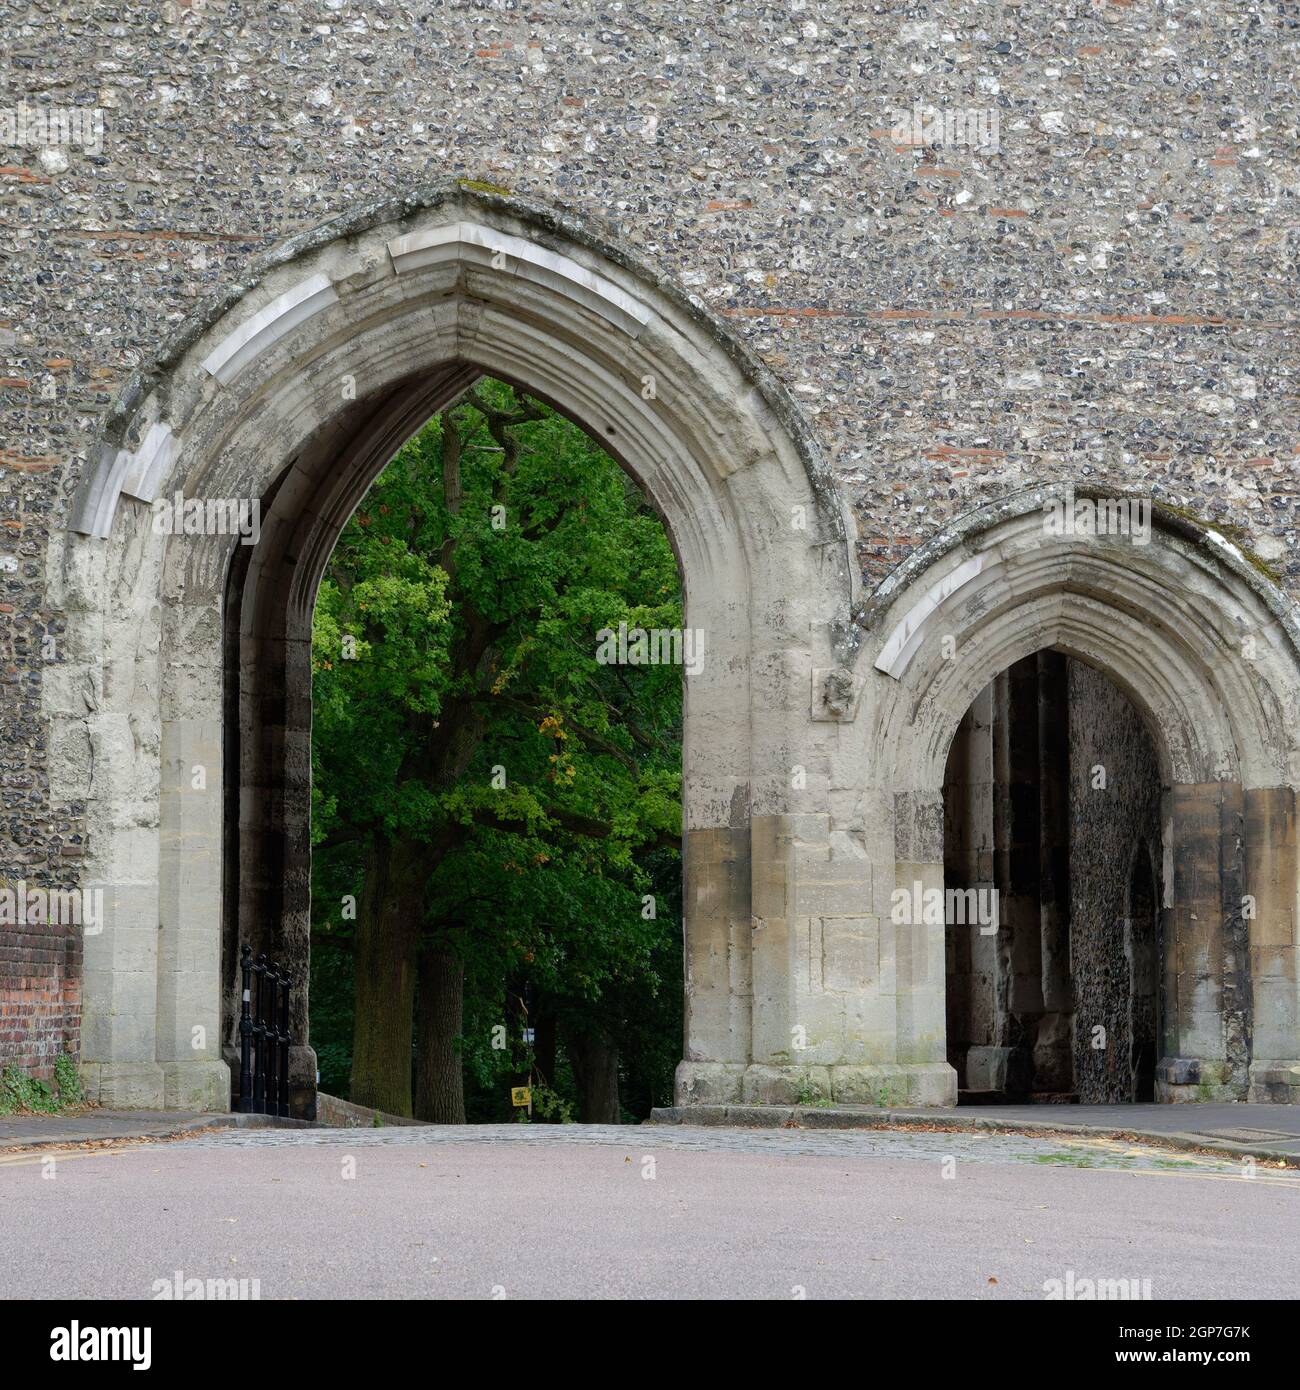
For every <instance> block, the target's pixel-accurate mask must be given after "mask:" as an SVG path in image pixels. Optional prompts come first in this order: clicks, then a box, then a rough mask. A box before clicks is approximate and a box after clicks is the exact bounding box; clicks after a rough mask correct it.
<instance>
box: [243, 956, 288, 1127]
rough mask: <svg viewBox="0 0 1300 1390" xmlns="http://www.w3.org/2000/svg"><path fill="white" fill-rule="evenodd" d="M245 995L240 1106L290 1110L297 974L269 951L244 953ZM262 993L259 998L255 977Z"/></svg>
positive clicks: (265, 1111) (249, 1110)
mask: <svg viewBox="0 0 1300 1390" xmlns="http://www.w3.org/2000/svg"><path fill="white" fill-rule="evenodd" d="M240 968H241V969H242V971H243V977H244V981H243V985H244V996H243V1004H242V1007H241V1009H240V1014H239V1109H240V1111H241V1112H242V1113H243V1114H245V1115H250V1114H251V1115H283V1116H285V1117H287V1116H288V1114H289V1044H290V1042H291V1041H292V1039H291V1038H290V1036H289V991H290V989H291V988H292V987H293V977H292V976H291V975H290V974H289V972H288V971H287V970H281V969H280V967H279V966H278V965H277V964H276V963H275V962H274V961H271V962H269V963H268V962H267V959H266V954H265V953H263V954H262V955H260V956H258V958H257V960H256V961H254V959H253V950H252V947H251V946H245V947H244V949H243V952H242V954H241V956H240ZM254 976H256V977H257V997H256V999H254V998H253V992H252V983H253V977H254Z"/></svg>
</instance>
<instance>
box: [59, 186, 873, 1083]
mask: <svg viewBox="0 0 1300 1390" xmlns="http://www.w3.org/2000/svg"><path fill="white" fill-rule="evenodd" d="M483 373H491V374H493V375H495V376H498V377H500V378H503V379H505V380H508V381H511V382H514V383H517V384H519V385H521V386H523V387H525V388H526V389H528V390H529V391H531V392H533V393H534V394H536V395H538V396H539V397H541V398H543V399H544V400H546V401H547V402H549V403H550V404H552V405H553V406H555V407H556V408H557V409H558V410H560V411H562V412H563V413H565V414H566V415H569V416H570V417H571V418H573V419H574V420H575V421H577V422H579V423H581V424H582V425H583V426H584V427H585V428H587V429H588V430H590V431H591V432H592V433H593V434H594V435H596V437H597V438H599V439H600V441H601V443H602V445H603V446H604V447H605V448H606V449H607V450H608V451H609V452H610V453H612V454H613V455H614V456H615V457H617V458H618V459H619V461H620V462H621V463H622V464H623V465H624V466H625V467H626V468H627V469H628V470H629V471H631V472H632V473H633V474H634V475H635V476H636V477H637V479H638V480H639V481H640V482H641V483H642V484H643V485H644V487H645V488H646V490H647V491H648V493H649V495H650V496H651V497H652V498H653V499H654V502H655V504H656V506H657V507H658V508H659V510H660V511H661V513H662V515H663V517H664V519H665V522H666V524H667V526H668V529H669V532H670V534H671V536H672V538H673V542H674V545H675V547H676V549H677V552H678V555H679V558H680V562H681V568H682V572H683V576H684V580H685V588H686V603H687V621H688V623H689V624H690V625H691V626H693V627H696V628H701V629H703V630H704V631H705V632H706V634H707V638H708V649H709V659H708V661H707V662H706V664H705V668H704V670H703V672H702V673H701V674H700V675H699V676H698V677H693V678H691V679H690V680H689V681H688V683H687V690H686V714H685V793H684V796H685V806H684V825H685V834H686V847H685V848H686V899H685V901H686V909H685V917H686V953H687V1024H686V1042H685V1061H684V1063H683V1067H682V1070H681V1073H680V1075H679V1091H680V1092H681V1094H682V1095H683V1096H685V1097H687V1098H698V1099H708V1098H711V1097H718V1098H731V1097H732V1096H733V1095H735V1094H737V1093H738V1091H739V1088H740V1085H741V1080H742V1078H743V1076H744V1075H745V1073H746V1069H747V1068H748V1067H750V1066H751V1064H752V1063H753V1061H754V1059H755V1058H760V1059H764V1058H767V1057H768V1056H769V1055H771V1056H775V1057H778V1059H779V1056H780V1055H783V1051H784V1049H785V1048H786V1047H788V1038H789V1027H790V1025H789V1019H788V1017H787V1016H786V1014H787V1013H788V1008H787V1007H786V1004H787V1002H788V1000H787V999H786V993H787V986H786V979H787V976H788V969H787V962H786V960H785V959H784V947H783V943H782V941H781V939H780V933H778V932H777V931H775V930H774V931H772V932H770V933H769V934H768V936H767V937H766V938H764V937H762V936H761V935H759V934H757V933H755V932H754V931H753V926H752V924H753V923H754V921H755V920H769V921H772V922H773V923H775V922H777V921H778V920H780V919H781V918H782V917H783V915H784V913H785V906H784V887H783V885H782V884H781V882H780V873H779V867H780V864H781V862H782V860H783V858H785V857H788V854H789V849H788V847H789V845H790V844H791V843H792V836H791V834H790V833H789V831H788V828H786V827H787V824H788V817H789V816H791V815H792V814H793V813H794V811H795V810H796V809H797V807H796V806H794V805H793V804H792V802H793V800H794V793H793V792H792V790H791V778H790V775H789V770H790V769H791V768H792V767H796V766H803V765H808V764H812V763H815V762H816V761H817V757H818V753H817V749H818V746H819V744H820V743H821V742H823V741H824V738H823V734H822V730H823V729H824V728H825V727H826V726H827V724H829V723H833V722H834V721H835V720H836V719H838V718H841V717H843V716H844V714H845V710H844V709H843V708H842V706H841V703H840V692H841V691H842V690H843V689H844V687H845V685H846V677H845V675H844V673H843V665H844V663H845V662H846V661H847V660H848V657H849V647H848V645H847V639H846V634H847V633H848V631H849V629H850V622H849V614H850V611H851V606H852V601H853V588H854V572H853V566H852V563H851V555H850V544H849V543H850V526H849V523H848V521H847V519H846V515H845V513H844V511H843V509H842V507H841V505H840V503H839V500H838V496H837V494H836V492H835V489H834V488H833V486H832V485H831V483H830V480H829V477H828V475H827V473H826V470H825V468H824V466H823V464H822V463H821V461H820V460H819V458H818V456H817V453H816V450H815V448H814V447H813V445H812V443H811V441H810V439H809V438H808V436H807V433H806V431H805V430H804V428H803V427H802V425H801V423H800V421H799V418H798V415H797V412H796V410H795V409H794V407H793V405H792V404H791V402H790V401H789V399H788V398H787V397H786V396H785V394H784V392H783V391H782V390H781V389H780V388H779V387H778V386H777V384H776V383H775V382H774V381H773V379H772V378H771V377H770V375H769V374H768V373H766V371H765V370H764V369H763V368H762V367H761V366H759V365H758V364H757V363H756V362H754V361H753V360H752V359H751V358H749V357H748V355H747V354H746V353H745V352H744V351H743V350H742V349H741V348H739V347H738V346H737V344H736V343H735V342H733V341H732V340H731V339H729V338H728V337H727V336H726V335H725V333H723V332H722V331H721V330H720V329H719V328H718V327H717V325H716V324H715V323H714V322H713V321H712V320H711V319H710V318H709V317H708V316H707V315H706V314H705V313H704V312H703V311H702V310H700V309H699V308H698V307H697V306H696V305H694V304H693V303H692V302H691V301H689V300H688V299H687V298H686V297H685V296H683V295H681V294H680V293H679V292H677V291H675V290H674V289H673V288H672V287H671V286H668V285H666V284H664V283H662V282H659V281H656V280H655V279H654V277H653V276H651V275H650V274H649V273H648V272H646V271H645V270H644V269H642V268H640V267H638V266H636V265H635V264H634V263H633V262H632V261H631V259H630V258H629V257H628V256H627V255H625V254H624V253H622V252H621V251H620V250H618V249H617V248H615V247H613V246H611V245H609V244H607V243H604V242H602V241H600V240H599V239H598V238H597V237H596V236H594V235H593V234H592V233H591V232H590V231H589V230H588V229H586V228H585V227H584V226H582V225H581V224H579V223H578V222H577V221H576V220H574V219H571V218H569V217H566V216H564V215H562V214H560V213H557V212H555V211H553V210H551V209H547V208H542V207H537V206H533V205H529V204H526V203H524V202H523V201H521V200H518V199H515V198H511V197H508V196H505V195H504V194H495V193H484V192H478V191H474V190H470V189H467V188H464V187H460V186H455V187H451V188H448V189H444V190H440V191H438V192H435V193H433V194H430V195H428V196H426V197H422V198H419V199H411V200H407V201H402V202H393V203H387V204H383V205H380V206H376V207H372V208H369V209H366V210H365V211H363V212H361V213H358V214H357V215H355V216H353V217H350V218H347V219H343V220H340V221H337V222H335V223H332V224H329V225H327V226H326V227H324V228H321V229H319V230H318V231H317V232H315V233H312V234H311V235H309V236H306V237H303V238H301V239H299V240H298V241H296V242H294V243H291V244H290V245H288V246H286V247H283V248H281V250H280V251H279V252H277V253H276V254H275V255H273V256H271V257H269V258H268V259H267V260H266V261H265V262H264V263H263V264H262V265H261V266H260V267H258V268H257V270H256V272H255V273H254V274H252V275H250V276H249V277H248V283H247V284H246V285H245V286H243V287H240V288H239V289H237V290H232V291H231V293H230V295H229V296H228V298H227V300H226V301H225V302H224V303H223V304H221V305H218V306H215V307H214V309H213V310H212V311H211V312H209V313H208V314H206V315H204V316H202V317H201V318H200V319H198V320H196V321H195V322H193V323H191V324H189V325H187V327H186V328H185V329H184V330H183V331H182V333H181V334H180V335H179V337H178V338H177V340H176V341H175V342H174V343H173V344H172V345H171V346H170V347H169V348H168V349H167V350H166V352H164V353H163V354H162V356H161V357H160V358H159V359H158V360H157V361H156V362H155V363H154V364H153V365H152V366H151V367H150V368H148V369H147V370H146V371H145V372H143V373H142V374H141V375H140V376H139V377H138V378H137V379H136V380H135V381H133V383H132V384H131V386H130V387H129V388H128V390H127V391H126V392H125V393H124V395H123V397H122V399H121V400H120V401H119V402H118V404H117V406H116V407H115V409H114V411H113V413H112V414H111V416H110V417H109V419H108V421H107V424H106V426H105V429H104V432H103V436H102V439H101V441H100V447H99V451H98V455H97V457H96V459H95V460H93V462H92V466H90V467H89V468H88V469H87V470H86V472H85V474H84V476H83V479H82V483H81V487H80V490H79V492H78V494H77V497H76V499H75V502H74V506H73V510H72V516H71V523H70V532H69V533H68V534H67V535H66V537H65V539H64V545H63V547H62V552H61V554H60V555H59V557H58V558H57V560H56V561H55V569H56V571H57V579H58V584H59V592H60V593H61V596H62V598H63V601H64V604H65V606H66V610H67V613H68V623H69V643H70V647H71V650H72V652H73V653H74V659H73V660H72V661H71V662H69V664H68V666H67V668H66V679H64V680H63V681H62V682H61V683H60V684H59V685H58V686H57V687H55V686H53V685H51V689H50V694H49V697H48V706H49V710H48V712H49V714H50V716H51V719H52V721H53V727H54V738H55V739H56V740H57V741H58V742H59V743H60V745H61V746H62V749H63V757H62V758H61V760H60V767H61V768H62V769H63V771H62V773H61V775H62V776H63V777H64V779H65V780H66V782H67V783H68V786H67V787H66V788H65V789H64V790H65V793H66V794H69V795H71V796H78V797H82V798H84V799H85V800H86V802H87V817H88V825H89V831H90V834H89V844H88V853H87V862H86V874H87V878H88V879H89V880H91V881H95V882H98V883H102V884H104V885H106V887H107V889H108V891H107V894H106V897H107V900H108V901H107V911H106V927H105V930H104V932H103V933H102V934H101V935H100V936H98V937H95V938H90V939H88V940H87V943H86V963H85V964H86V973H85V1000H84V1009H85V1024H84V1028H83V1037H84V1058H83V1060H84V1063H85V1070H86V1074H87V1078H88V1081H89V1083H90V1086H91V1089H92V1092H94V1093H96V1094H97V1095H98V1096H99V1097H100V1098H101V1099H103V1100H105V1101H107V1102H112V1103H116V1104H137V1105H142V1104H160V1103H166V1104H167V1105H170V1106H198V1107H212V1108H223V1107H224V1106H225V1104H226V1102H227V1097H228V1095H229V1076H228V1071H227V1066H226V1064H225V1063H224V1062H223V1060H222V1048H223V1041H224V1043H225V1044H226V1046H227V1047H228V1046H229V1045H230V1043H231V1042H232V1041H233V1039H232V1036H231V1028H232V1026H233V1018H234V1014H235V1012H236V1011H235V1008H234V1004H235V1001H236V995H235V989H236V980H235V971H234V958H235V953H234V946H235V944H236V943H237V942H247V943H249V944H250V945H252V946H253V947H254V949H259V950H260V949H266V950H268V951H270V952H274V953H275V954H276V955H278V956H279V957H280V958H281V960H282V961H284V962H286V963H287V964H288V965H289V967H290V968H291V969H293V970H294V971H295V972H296V973H297V974H298V976H299V977H300V978H302V977H303V975H304V974H305V972H304V970H303V966H304V964H305V959H306V951H307V941H308V936H307V933H308V911H307V907H308V903H307V894H308V854H309V848H308V779H309V754H308V741H309V720H310V664H309V636H310V632H309V628H310V617H311V610H312V602H313V599H314V595H315V592H316V587H317V583H318V580H319V576H320V573H321V567H322V565H323V564H324V562H325V559H326V558H327V557H328V555H329V553H330V551H331V549H332V547H333V545H334V542H335V539H336V538H337V535H338V533H339V530H340V528H341V527H342V525H343V524H344V522H345V521H346V519H347V518H348V516H349V515H350V513H351V511H352V509H353V508H354V506H355V505H356V503H357V501H358V500H359V498H360V497H361V496H362V495H363V493H364V492H365V489H366V487H367V486H368V484H369V483H370V481H371V480H372V479H373V478H374V476H375V475H376V474H377V472H378V471H379V469H380V468H382V466H383V464H384V463H385V462H386V461H387V459H388V458H389V457H390V456H391V455H392V453H393V451H394V450H395V448H396V447H397V445H398V444H399V443H400V442H401V441H402V440H403V439H404V438H406V437H407V436H408V435H409V434H410V433H411V432H412V431H413V430H414V429H415V428H416V427H417V426H418V425H419V424H420V423H421V422H423V421H424V420H425V419H427V418H428V417H429V416H430V415H431V414H433V413H434V412H435V411H437V410H438V409H439V408H440V407H441V406H443V405H445V404H446V403H447V402H448V401H450V400H452V399H453V398H454V397H455V396H456V395H457V394H458V393H459V392H460V391H462V390H463V389H464V388H465V387H466V385H467V384H468V383H469V382H470V381H472V380H473V379H475V378H476V377H477V376H478V375H480V374H483ZM177 495H180V496H183V497H184V498H187V499H198V500H201V501H204V502H210V501H212V500H214V499H218V500H220V499H225V500H231V501H241V500H242V501H246V502H253V501H256V502H257V503H258V504H259V505H260V531H259V533H258V535H257V536H256V543H255V544H245V543H243V538H241V537H240V536H238V535H229V534H195V535H185V534H160V533H159V531H158V530H157V528H156V526H155V524H154V508H153V506H152V504H153V503H155V502H156V501H158V500H159V499H171V498H172V497H173V496H177ZM756 837H757V838H758V839H760V840H761V842H762V843H763V845H764V847H765V848H764V852H763V854H762V855H761V856H756V855H755V854H754V853H753V852H752V850H751V844H752V843H753V842H754V841H755V838H756ZM760 859H761V870H760V867H759V860H760ZM751 938H752V943H751ZM223 996H224V1001H225V1007H224V1010H223ZM756 1019H761V1020H762V1023H761V1028H760V1030H759V1031H762V1030H766V1031H767V1035H768V1036H767V1040H766V1041H764V1040H763V1038H759V1037H756V1029H755V1020H756ZM306 1028H307V1001H306V997H305V991H302V990H300V991H299V993H298V1004H297V1006H296V1013H295V1017H294V1019H293V1032H294V1034H295V1036H296V1037H298V1038H305V1037H306V1036H307V1032H306ZM774 1038H775V1039H776V1040H777V1042H773V1039H774ZM227 1055H228V1054H227ZM293 1076H294V1082H295V1089H296V1095H297V1103H298V1105H299V1108H304V1107H306V1106H309V1104H310V1095H311V1090H312V1084H313V1075H312V1057H311V1053H310V1049H309V1048H308V1047H305V1046H304V1047H300V1048H298V1049H297V1051H296V1054H295V1056H294V1059H293Z"/></svg>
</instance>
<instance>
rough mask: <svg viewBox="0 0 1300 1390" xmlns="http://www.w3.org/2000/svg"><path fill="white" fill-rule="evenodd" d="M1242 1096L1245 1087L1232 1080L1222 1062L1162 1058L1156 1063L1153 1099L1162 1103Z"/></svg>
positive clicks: (1224, 1099) (1192, 1058) (1233, 1099)
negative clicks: (1154, 1097)
mask: <svg viewBox="0 0 1300 1390" xmlns="http://www.w3.org/2000/svg"><path fill="white" fill-rule="evenodd" d="M1245 1099H1246V1095H1245V1087H1243V1086H1241V1085H1239V1084H1238V1083H1237V1082H1235V1081H1234V1080H1233V1079H1232V1074H1231V1068H1230V1067H1229V1065H1228V1063H1227V1062H1225V1061H1221V1060H1214V1061H1205V1060H1202V1059H1201V1058H1199V1057H1162V1058H1161V1059H1160V1060H1159V1061H1158V1062H1157V1063H1156V1100H1157V1101H1159V1102H1160V1103H1161V1104H1162V1105H1187V1104H1195V1103H1196V1102H1197V1101H1229V1100H1231V1101H1237V1100H1245Z"/></svg>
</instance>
